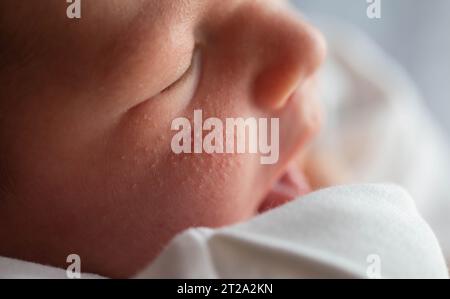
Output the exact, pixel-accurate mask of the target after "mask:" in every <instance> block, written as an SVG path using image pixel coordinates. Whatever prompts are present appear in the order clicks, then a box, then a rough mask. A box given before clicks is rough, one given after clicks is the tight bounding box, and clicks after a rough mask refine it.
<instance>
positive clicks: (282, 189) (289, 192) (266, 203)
mask: <svg viewBox="0 0 450 299" xmlns="http://www.w3.org/2000/svg"><path fill="white" fill-rule="evenodd" d="M309 192H311V188H310V186H309V184H308V181H307V179H306V177H305V175H304V173H303V172H302V171H301V170H300V169H299V168H298V166H292V167H289V168H288V170H287V171H286V172H285V173H284V175H283V176H282V177H281V178H280V179H279V180H278V181H277V182H276V183H275V184H274V186H273V187H272V189H271V190H270V191H269V193H268V194H267V195H266V197H265V198H264V200H263V202H262V204H261V206H260V207H259V209H258V212H260V213H263V212H266V211H268V210H271V209H274V208H277V207H279V206H281V205H283V204H286V203H288V202H290V201H292V200H294V199H295V198H297V197H299V196H303V195H305V194H308V193H309Z"/></svg>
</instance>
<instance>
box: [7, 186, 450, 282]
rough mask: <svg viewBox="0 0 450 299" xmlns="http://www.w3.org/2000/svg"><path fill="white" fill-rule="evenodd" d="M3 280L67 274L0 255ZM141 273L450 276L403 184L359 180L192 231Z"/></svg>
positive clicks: (185, 275)
mask: <svg viewBox="0 0 450 299" xmlns="http://www.w3.org/2000/svg"><path fill="white" fill-rule="evenodd" d="M82 258H83V257H81V260H82ZM82 265H83V264H82V263H81V271H82ZM99 277H100V276H96V275H92V274H82V275H81V278H99ZM0 278H67V276H66V271H65V270H64V269H57V268H53V267H48V266H43V265H38V264H33V263H28V262H23V261H17V260H13V259H8V258H0ZM137 278H448V274H447V268H446V265H445V261H444V258H443V255H442V252H441V249H440V247H439V244H438V242H437V240H436V237H435V235H434V233H433V232H432V230H431V229H430V227H429V226H428V224H427V223H426V222H425V221H424V220H423V219H422V218H421V217H420V215H419V214H418V212H417V210H416V208H415V204H414V201H413V200H412V199H411V198H410V197H409V195H408V194H407V193H406V192H405V191H404V190H403V189H401V188H399V187H396V186H393V185H354V186H341V187H334V188H329V189H324V190H321V191H318V192H315V193H311V194H310V195H307V196H305V197H303V198H299V199H297V200H295V201H294V202H291V203H289V204H287V205H285V206H282V207H280V208H278V209H276V210H273V211H270V212H268V213H265V214H263V215H260V216H258V217H256V218H254V219H252V220H250V221H248V222H246V223H242V224H238V225H235V226H231V227H225V228H222V229H215V230H213V229H207V228H197V229H190V230H187V231H185V232H184V233H182V234H180V235H179V236H177V237H176V238H175V239H174V240H173V241H172V242H171V243H170V244H169V245H168V246H167V248H166V249H165V250H164V251H163V252H162V254H160V256H159V257H158V258H157V259H156V260H155V261H154V262H153V263H152V264H151V265H150V266H149V267H148V268H147V269H145V270H144V271H143V272H142V273H140V274H139V275H138V276H137Z"/></svg>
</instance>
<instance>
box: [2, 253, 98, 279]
mask: <svg viewBox="0 0 450 299" xmlns="http://www.w3.org/2000/svg"><path fill="white" fill-rule="evenodd" d="M36 278H37V279H67V278H68V277H67V274H66V270H65V269H59V268H55V267H50V266H44V265H39V264H35V263H29V262H25V261H20V260H16V259H10V258H5V257H0V279H36ZM96 278H101V276H99V275H94V274H88V273H82V274H81V279H96Z"/></svg>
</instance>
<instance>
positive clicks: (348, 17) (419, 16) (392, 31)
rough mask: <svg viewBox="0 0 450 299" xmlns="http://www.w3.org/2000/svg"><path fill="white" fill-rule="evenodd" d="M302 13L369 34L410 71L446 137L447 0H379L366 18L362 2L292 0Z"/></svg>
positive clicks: (449, 126) (449, 87)
mask: <svg viewBox="0 0 450 299" xmlns="http://www.w3.org/2000/svg"><path fill="white" fill-rule="evenodd" d="M292 2H293V3H294V4H295V5H296V6H297V7H299V8H300V10H301V11H303V12H304V13H305V14H306V15H308V13H314V14H325V15H328V16H333V17H338V18H340V19H343V20H345V21H347V22H350V23H352V24H354V25H356V26H358V27H359V28H361V29H363V30H364V31H365V32H367V33H368V34H369V35H370V36H371V37H372V39H374V40H375V41H376V42H378V44H380V45H381V46H382V47H383V48H384V49H385V50H386V51H387V52H388V53H389V54H390V55H391V56H392V57H394V58H395V59H396V60H397V61H399V62H400V63H401V64H402V65H403V66H404V68H405V69H406V70H407V71H408V73H409V74H410V76H411V77H412V79H413V81H415V82H416V84H417V85H418V87H419V90H420V91H421V93H422V96H423V98H424V99H425V101H426V104H427V105H428V107H429V108H430V110H431V111H432V113H433V114H434V116H435V118H436V119H437V120H438V121H439V122H440V123H441V124H442V125H443V127H444V128H445V129H446V131H447V133H448V136H450V32H449V31H450V0H431V1H425V0H381V5H382V10H381V19H378V20H375V19H369V18H368V17H367V14H366V11H367V7H368V5H369V4H368V3H367V1H366V0H292Z"/></svg>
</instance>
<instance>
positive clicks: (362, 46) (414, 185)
mask: <svg viewBox="0 0 450 299" xmlns="http://www.w3.org/2000/svg"><path fill="white" fill-rule="evenodd" d="M313 20H314V21H316V22H317V25H318V26H319V28H320V29H321V31H322V32H324V34H325V35H326V38H327V41H328V43H329V59H328V61H327V63H326V65H325V67H324V69H323V76H322V78H323V80H322V83H323V88H322V90H324V92H325V94H324V96H323V101H324V103H325V105H324V106H325V108H326V109H327V117H326V120H327V123H326V126H325V129H324V130H323V134H322V136H321V137H320V139H319V142H318V143H317V146H316V148H315V150H317V151H323V152H324V155H331V156H333V157H335V159H337V160H339V162H340V164H341V166H343V167H344V168H345V169H344V170H345V171H346V172H347V173H349V174H350V175H351V177H350V179H349V181H350V182H352V183H378V182H390V183H395V184H398V185H400V186H402V187H403V188H405V189H406V190H407V191H408V192H409V193H410V194H411V195H412V198H413V199H414V200H415V201H416V205H417V208H418V210H419V212H420V213H421V215H422V216H423V217H424V218H425V220H426V221H427V222H428V223H429V224H430V226H431V227H432V229H433V231H434V232H435V233H436V235H437V237H438V240H439V242H440V244H441V246H442V248H443V251H444V255H445V257H446V259H447V261H448V262H450V217H448V215H450V184H449V182H450V146H449V142H448V139H447V137H446V135H445V134H444V133H443V131H441V128H440V127H439V126H438V125H437V124H436V123H435V121H434V119H433V118H432V117H431V114H430V112H429V110H428V109H427V108H426V107H425V103H424V101H423V99H421V97H420V95H419V92H418V91H417V89H416V87H415V85H414V84H413V83H412V81H411V80H410V79H409V77H408V75H407V74H406V73H405V72H404V71H403V69H402V68H401V67H400V66H399V65H398V63H396V62H395V61H394V60H392V59H390V57H388V56H387V55H386V54H385V53H384V52H383V51H382V50H381V49H380V48H379V47H378V46H377V45H376V44H375V43H373V42H372V41H371V40H370V39H368V38H367V36H366V35H365V34H363V33H362V32H359V31H358V30H357V29H356V28H355V27H353V26H349V25H347V24H344V23H341V22H338V21H336V20H330V19H328V18H324V19H323V18H321V17H317V16H316V17H314V18H313Z"/></svg>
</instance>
